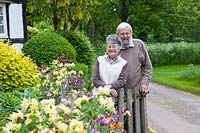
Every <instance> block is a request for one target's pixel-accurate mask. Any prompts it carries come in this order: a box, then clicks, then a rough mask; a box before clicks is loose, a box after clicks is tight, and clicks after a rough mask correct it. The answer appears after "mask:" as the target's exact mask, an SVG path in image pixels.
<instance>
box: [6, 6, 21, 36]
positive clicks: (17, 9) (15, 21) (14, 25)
mask: <svg viewBox="0 0 200 133" xmlns="http://www.w3.org/2000/svg"><path fill="white" fill-rule="evenodd" d="M9 25H10V38H11V39H15V38H24V28H23V16H22V4H11V5H10V6H9Z"/></svg>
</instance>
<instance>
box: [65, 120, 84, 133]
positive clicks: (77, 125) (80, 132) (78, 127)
mask: <svg viewBox="0 0 200 133" xmlns="http://www.w3.org/2000/svg"><path fill="white" fill-rule="evenodd" d="M69 130H70V131H73V132H75V133H76V132H77V133H84V132H85V130H84V126H83V122H82V121H78V120H75V119H72V120H71V121H70V124H69Z"/></svg>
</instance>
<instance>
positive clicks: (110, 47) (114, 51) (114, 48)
mask: <svg viewBox="0 0 200 133" xmlns="http://www.w3.org/2000/svg"><path fill="white" fill-rule="evenodd" d="M119 51H120V47H119V45H118V44H114V43H110V42H108V43H107V47H106V52H107V54H108V57H109V58H110V59H114V58H115V57H117V55H118V54H119Z"/></svg>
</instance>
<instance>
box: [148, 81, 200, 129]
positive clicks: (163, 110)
mask: <svg viewBox="0 0 200 133" xmlns="http://www.w3.org/2000/svg"><path fill="white" fill-rule="evenodd" d="M150 91H151V93H150V94H149V95H148V96H147V113H148V123H149V127H150V128H152V129H153V130H155V131H156V132H157V133H200V97H199V96H194V95H191V94H188V93H185V92H182V91H177V90H175V89H172V88H168V87H165V86H162V85H159V84H156V83H151V84H150Z"/></svg>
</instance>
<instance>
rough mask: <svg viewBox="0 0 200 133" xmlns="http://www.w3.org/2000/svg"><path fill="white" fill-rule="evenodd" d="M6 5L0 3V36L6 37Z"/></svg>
mask: <svg viewBox="0 0 200 133" xmlns="http://www.w3.org/2000/svg"><path fill="white" fill-rule="evenodd" d="M6 22H7V21H6V5H5V4H0V38H7V37H8V34H7V24H6Z"/></svg>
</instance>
